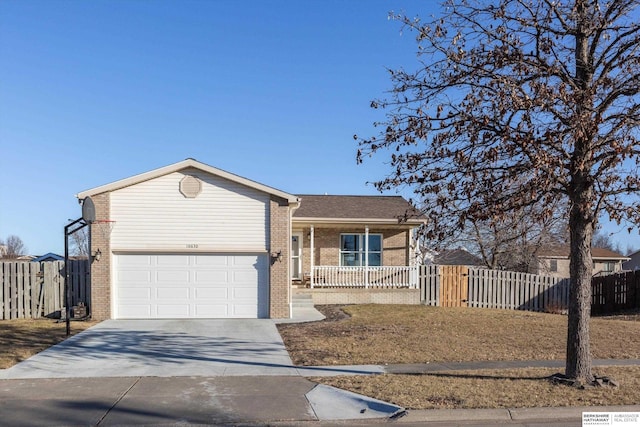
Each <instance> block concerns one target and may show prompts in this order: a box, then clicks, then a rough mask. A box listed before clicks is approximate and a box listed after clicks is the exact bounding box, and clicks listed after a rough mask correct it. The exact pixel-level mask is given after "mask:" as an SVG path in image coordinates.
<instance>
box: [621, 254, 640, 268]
mask: <svg viewBox="0 0 640 427" xmlns="http://www.w3.org/2000/svg"><path fill="white" fill-rule="evenodd" d="M622 268H623V269H624V270H631V271H633V270H640V250H638V251H635V252H634V253H632V254H630V255H629V260H628V261H626V262H624V263H622Z"/></svg>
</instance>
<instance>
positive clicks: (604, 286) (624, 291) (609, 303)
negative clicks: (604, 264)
mask: <svg viewBox="0 0 640 427" xmlns="http://www.w3.org/2000/svg"><path fill="white" fill-rule="evenodd" d="M639 308H640V270H636V271H628V272H625V273H617V274H611V275H608V276H600V277H594V278H593V280H592V281H591V314H593V315H596V316H597V315H601V314H609V313H615V312H619V311H623V310H634V309H639Z"/></svg>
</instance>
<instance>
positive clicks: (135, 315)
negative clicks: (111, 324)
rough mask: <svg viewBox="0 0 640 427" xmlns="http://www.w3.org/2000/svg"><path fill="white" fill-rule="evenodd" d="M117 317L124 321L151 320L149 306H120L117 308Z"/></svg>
mask: <svg viewBox="0 0 640 427" xmlns="http://www.w3.org/2000/svg"><path fill="white" fill-rule="evenodd" d="M118 316H119V317H122V318H125V319H149V318H151V317H152V316H151V305H150V304H121V305H120V306H119V307H118Z"/></svg>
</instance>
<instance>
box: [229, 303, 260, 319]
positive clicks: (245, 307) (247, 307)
mask: <svg viewBox="0 0 640 427" xmlns="http://www.w3.org/2000/svg"><path fill="white" fill-rule="evenodd" d="M255 310H256V309H255V306H253V305H252V304H235V305H234V306H233V315H232V316H233V317H238V318H242V317H248V316H250V315H251V314H252V313H254V312H255Z"/></svg>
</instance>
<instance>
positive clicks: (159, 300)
mask: <svg viewBox="0 0 640 427" xmlns="http://www.w3.org/2000/svg"><path fill="white" fill-rule="evenodd" d="M77 197H78V198H79V199H81V200H83V199H84V198H86V197H91V199H92V201H93V203H94V205H95V210H96V219H97V222H96V223H94V224H93V225H92V227H91V228H92V244H91V254H92V256H94V260H93V262H92V266H91V274H92V287H91V292H92V295H91V312H92V316H93V317H94V318H96V319H108V318H142V319H149V318H195V317H199V318H233V317H236V318H287V317H289V316H290V309H291V304H292V299H291V294H292V289H291V286H292V285H291V284H292V280H291V279H292V278H298V279H301V278H302V276H303V275H304V272H309V273H310V274H311V273H312V271H313V270H312V269H311V266H312V264H311V259H312V258H311V256H312V255H311V254H312V253H313V259H314V260H315V263H317V265H321V264H323V263H324V264H327V265H335V266H339V265H357V263H358V262H360V263H361V262H362V259H363V258H362V256H363V253H367V254H368V257H367V259H368V260H369V263H370V264H377V263H382V264H386V263H392V264H393V265H403V264H404V265H406V264H407V263H408V262H409V260H410V259H411V256H410V253H409V251H410V249H409V248H410V247H411V245H410V244H409V243H410V239H411V233H410V230H411V228H412V227H415V225H413V224H415V223H416V222H415V221H413V222H411V223H409V221H412V220H409V221H407V222H404V223H403V221H401V220H399V218H398V217H399V216H401V215H404V213H405V211H407V209H408V208H410V206H409V205H408V203H407V202H406V201H404V200H403V199H401V198H397V197H392V198H386V197H362V198H359V197H355V198H350V196H335V197H333V198H332V196H306V195H305V196H301V197H299V196H296V195H293V194H289V193H286V192H284V191H281V190H277V189H275V188H272V187H269V186H267V185H264V184H261V183H258V182H255V181H251V180H249V179H246V178H243V177H240V176H238V175H234V174H232V173H229V172H226V171H223V170H220V169H217V168H214V167H212V166H209V165H206V164H204V163H201V162H198V161H196V160H193V159H187V160H184V161H181V162H178V163H175V164H172V165H169V166H166V167H163V168H159V169H155V170H152V171H150V172H146V173H143V174H140V175H136V176H133V177H130V178H126V179H123V180H120V181H116V182H113V183H110V184H106V185H103V186H100V187H96V188H93V189H90V190H86V191H83V192H80V193H78V194H77ZM389 201H391V203H389ZM345 202H346V204H345ZM400 202H402V209H399V206H400V204H401V203H400ZM327 203H328V204H329V205H330V206H332V207H331V208H330V209H329V210H323V209H325V208H326V206H325V205H326V204H327ZM334 203H335V204H334ZM305 204H306V206H307V208H303V207H304V206H305ZM314 206H315V208H314ZM323 206H324V207H323ZM391 207H392V208H393V209H391ZM319 209H320V210H319ZM337 209H338V210H339V209H344V211H343V212H342V213H338V212H336V210H337ZM305 212H306V213H305ZM356 213H357V215H355V214H356ZM103 221H111V222H109V223H105V222H103ZM105 225H108V226H105ZM367 235H368V236H369V239H368V240H367V239H366V238H365V237H363V236H367ZM312 241H314V246H313V249H312V248H311V246H310V243H311V242H312ZM364 241H368V245H366V244H365V243H363V242H364ZM363 245H366V247H365V250H364V252H363ZM367 250H368V251H367ZM96 254H100V257H99V258H95V255H96ZM314 265H315V264H314Z"/></svg>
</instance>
